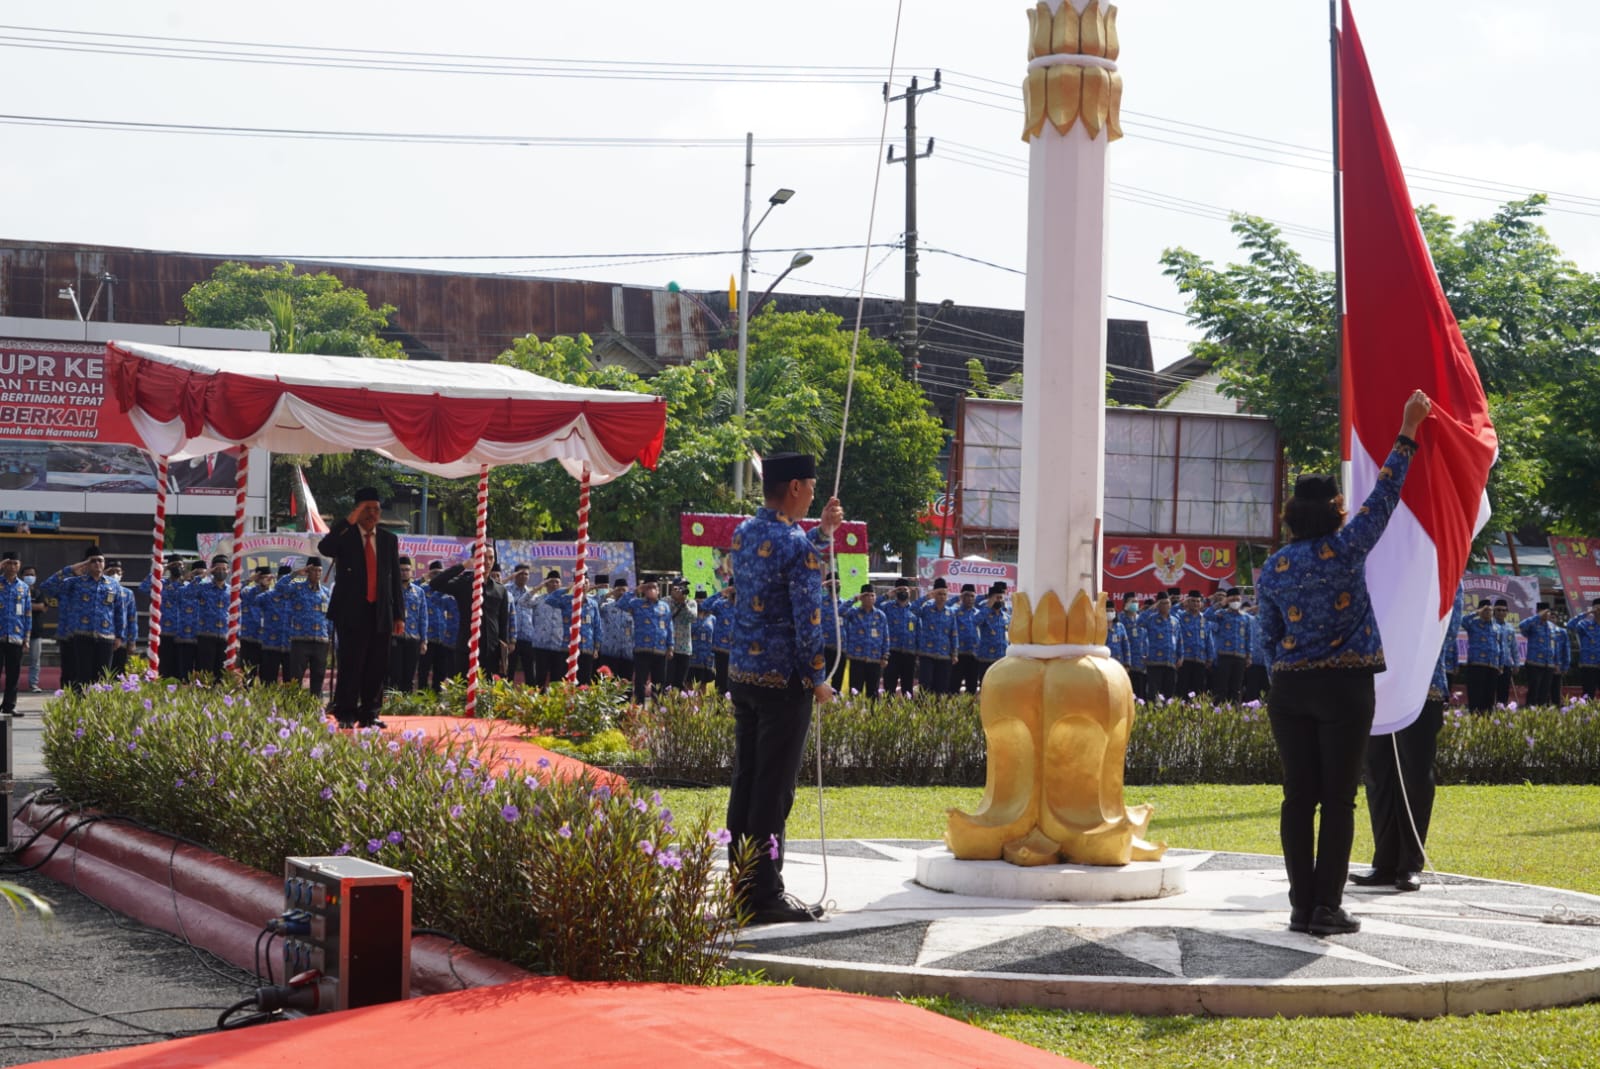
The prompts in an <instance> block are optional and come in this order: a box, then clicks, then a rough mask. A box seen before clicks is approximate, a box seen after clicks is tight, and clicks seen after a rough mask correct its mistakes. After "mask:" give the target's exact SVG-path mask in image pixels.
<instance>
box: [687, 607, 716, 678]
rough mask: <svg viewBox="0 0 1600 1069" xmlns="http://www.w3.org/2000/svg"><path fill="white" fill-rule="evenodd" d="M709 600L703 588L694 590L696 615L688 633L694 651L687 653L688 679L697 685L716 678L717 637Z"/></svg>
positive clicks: (714, 618)
mask: <svg viewBox="0 0 1600 1069" xmlns="http://www.w3.org/2000/svg"><path fill="white" fill-rule="evenodd" d="M710 600H711V599H710V598H708V597H706V592H705V591H704V590H700V589H696V590H695V592H694V604H695V614H696V615H695V620H694V627H693V628H692V629H691V635H690V637H691V638H692V640H693V641H694V652H693V653H691V654H690V655H689V681H690V682H691V683H692V684H694V685H695V686H697V687H700V686H704V685H705V684H707V683H712V682H715V681H716V678H717V659H716V656H715V646H714V644H715V642H716V638H717V617H716V614H715V613H713V612H712V611H711V610H710V609H709V608H707V605H708V603H709V602H710Z"/></svg>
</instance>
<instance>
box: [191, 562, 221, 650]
mask: <svg viewBox="0 0 1600 1069" xmlns="http://www.w3.org/2000/svg"><path fill="white" fill-rule="evenodd" d="M228 564H229V560H228V556H227V554H225V553H218V554H217V555H216V556H214V557H212V558H211V573H210V574H209V575H207V576H205V577H204V578H203V579H202V580H201V581H200V582H199V583H198V584H194V583H191V584H190V586H191V587H192V589H191V590H190V592H189V594H190V598H191V600H190V605H191V606H192V607H193V609H194V619H195V657H194V670H195V671H196V672H206V673H208V674H210V675H212V676H219V677H220V676H221V675H222V665H223V661H224V660H225V658H226V655H227V652H228Z"/></svg>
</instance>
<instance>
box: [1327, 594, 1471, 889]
mask: <svg viewBox="0 0 1600 1069" xmlns="http://www.w3.org/2000/svg"><path fill="white" fill-rule="evenodd" d="M1465 606H1466V594H1465V591H1464V590H1463V589H1462V588H1461V587H1459V586H1458V587H1456V603H1455V608H1454V609H1452V610H1451V613H1450V624H1449V626H1448V627H1446V628H1445V632H1444V645H1443V646H1441V647H1440V649H1439V660H1438V661H1437V662H1435V664H1434V666H1433V682H1432V683H1431V684H1430V685H1429V686H1428V699H1427V701H1425V702H1423V703H1422V712H1421V713H1420V714H1418V716H1417V718H1416V720H1414V721H1412V722H1411V724H1410V725H1409V726H1407V727H1403V728H1401V729H1400V730H1399V731H1396V732H1394V733H1393V734H1390V735H1374V736H1372V738H1370V739H1368V740H1367V777H1366V779H1367V813H1368V815H1369V816H1371V818H1372V869H1371V870H1370V871H1368V872H1352V873H1351V874H1350V882H1351V883H1353V884H1355V885H1356V886H1358V887H1381V886H1383V885H1385V884H1393V885H1394V888H1395V890H1397V891H1420V890H1422V865H1423V861H1424V856H1423V844H1424V843H1426V842H1427V841H1428V824H1429V822H1430V821H1432V819H1433V796H1434V780H1433V758H1434V754H1435V753H1437V752H1438V749H1439V728H1440V727H1442V726H1443V725H1444V707H1445V706H1446V705H1447V704H1449V702H1450V681H1449V680H1448V679H1447V678H1446V676H1445V673H1446V670H1447V668H1448V667H1449V666H1450V665H1453V664H1455V661H1456V633H1457V632H1458V631H1460V630H1461V617H1462V615H1463V614H1464V610H1465ZM1408 803H1409V811H1408V808H1407V807H1408ZM1413 826H1415V828H1416V831H1415V832H1413V831H1412V827H1413Z"/></svg>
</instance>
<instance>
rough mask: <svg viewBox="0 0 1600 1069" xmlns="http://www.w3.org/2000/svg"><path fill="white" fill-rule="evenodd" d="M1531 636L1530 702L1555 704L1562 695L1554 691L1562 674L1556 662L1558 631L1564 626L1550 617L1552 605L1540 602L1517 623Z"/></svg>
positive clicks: (1531, 703) (1525, 635)
mask: <svg viewBox="0 0 1600 1069" xmlns="http://www.w3.org/2000/svg"><path fill="white" fill-rule="evenodd" d="M1517 626H1518V627H1520V628H1521V629H1522V634H1523V636H1524V637H1526V638H1527V640H1528V659H1527V665H1528V700H1527V703H1526V704H1528V705H1553V704H1555V703H1556V702H1558V701H1560V699H1561V696H1560V695H1559V694H1557V693H1556V692H1555V685H1556V682H1557V681H1558V680H1559V679H1560V678H1561V667H1560V666H1558V665H1557V663H1556V660H1557V652H1556V635H1557V634H1558V633H1560V631H1561V628H1559V627H1557V626H1556V625H1555V624H1554V623H1552V622H1551V621H1550V605H1549V603H1548V602H1543V601H1541V602H1539V604H1538V605H1536V606H1534V614H1533V615H1532V616H1530V617H1528V618H1527V619H1526V620H1524V621H1522V623H1520V624H1519V625H1517Z"/></svg>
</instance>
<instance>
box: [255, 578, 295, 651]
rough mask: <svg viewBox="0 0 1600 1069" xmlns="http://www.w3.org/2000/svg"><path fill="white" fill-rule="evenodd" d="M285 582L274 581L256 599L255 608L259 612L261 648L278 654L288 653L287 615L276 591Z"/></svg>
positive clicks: (283, 580) (281, 580)
mask: <svg viewBox="0 0 1600 1069" xmlns="http://www.w3.org/2000/svg"><path fill="white" fill-rule="evenodd" d="M287 582H288V579H287V578H281V579H274V580H273V583H272V586H270V587H268V588H267V589H266V590H264V591H262V592H261V593H260V594H259V595H257V597H256V606H257V607H258V608H259V609H260V610H261V647H262V648H263V649H268V650H276V651H277V652H279V653H287V652H289V614H288V613H287V612H285V611H284V607H283V605H282V604H281V603H280V602H279V601H278V598H277V596H276V591H277V589H278V587H280V586H282V585H284V584H285V583H287Z"/></svg>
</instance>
